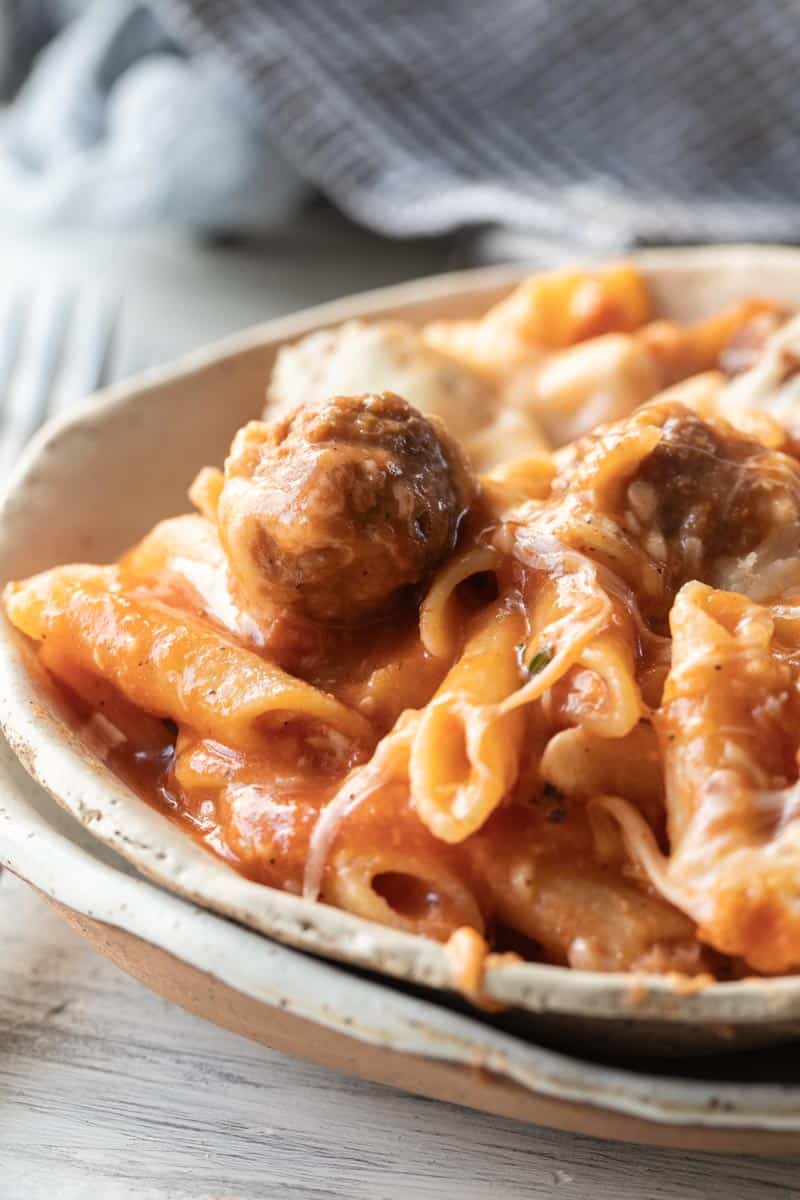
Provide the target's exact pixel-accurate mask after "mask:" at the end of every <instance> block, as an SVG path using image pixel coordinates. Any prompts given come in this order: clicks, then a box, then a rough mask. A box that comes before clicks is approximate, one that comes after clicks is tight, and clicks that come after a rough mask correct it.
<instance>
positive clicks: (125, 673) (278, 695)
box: [6, 566, 372, 749]
mask: <svg viewBox="0 0 800 1200" xmlns="http://www.w3.org/2000/svg"><path fill="white" fill-rule="evenodd" d="M115 584H116V572H115V571H114V570H113V569H111V568H103V567H84V566H77V567H56V568H54V569H53V570H52V571H47V572H45V573H44V574H42V575H37V576H34V578H33V579H30V580H28V581H27V582H26V583H23V584H16V585H11V587H10V588H9V589H8V590H7V592H6V611H7V613H8V615H9V618H10V620H11V621H12V623H13V624H14V625H16V627H17V628H18V629H19V630H21V631H22V632H23V633H25V634H27V635H28V637H31V638H33V639H34V640H35V641H40V642H41V641H44V640H45V639H46V640H47V641H48V642H49V643H50V644H51V645H54V646H56V647H59V646H60V647H63V648H64V649H65V652H67V653H68V654H69V656H70V658H71V659H72V660H73V661H74V662H75V663H76V664H77V665H78V666H79V667H80V668H81V669H82V670H85V671H88V672H90V673H94V674H97V675H99V676H100V677H101V678H103V679H105V680H107V681H108V682H109V683H111V684H112V685H113V686H114V687H116V688H117V689H118V690H119V691H120V692H121V693H122V695H123V696H125V697H126V699H128V700H129V701H130V702H131V703H132V704H134V705H136V706H137V707H139V708H141V709H143V710H144V711H145V712H148V713H152V714H154V715H155V716H161V717H170V718H171V719H172V720H174V721H176V722H177V723H178V724H179V725H186V726H188V727H189V728H192V729H195V730H197V731H198V732H199V733H208V734H209V735H210V736H214V735H215V734H216V735H218V736H219V738H220V740H222V741H224V742H226V743H227V744H229V745H231V746H234V747H238V748H243V749H246V748H248V747H250V748H258V747H259V746H263V745H264V743H265V741H266V740H267V739H268V738H269V734H270V729H272V730H273V731H275V730H276V729H280V727H281V726H282V725H286V724H287V723H290V722H295V721H298V720H299V721H306V722H313V723H315V724H317V725H320V724H321V725H323V726H326V727H328V728H329V729H331V730H333V731H335V732H336V733H338V734H341V735H343V736H344V737H345V738H348V739H352V740H354V741H360V742H363V743H366V744H369V742H370V741H371V740H372V730H371V728H370V726H369V724H368V722H367V721H365V720H364V718H363V717H361V716H359V714H358V713H355V712H353V711H352V710H350V709H348V708H345V706H344V705H343V704H340V703H339V702H338V701H337V700H335V699H334V698H333V697H332V696H328V695H326V694H325V693H324V692H320V691H318V690H317V689H316V688H313V687H310V686H309V685H308V684H306V683H303V681H302V680H299V679H294V678H292V676H290V675H287V674H286V673H285V672H284V671H281V670H280V668H278V667H275V666H272V665H271V664H269V663H266V662H264V661H263V660H262V659H260V658H259V657H257V656H256V655H255V654H252V653H250V652H249V651H247V650H244V649H241V648H240V647H238V646H236V644H235V643H233V642H231V641H229V640H228V639H226V638H225V637H223V636H221V635H220V634H219V633H217V632H216V631H215V630H213V629H211V628H209V627H207V626H204V625H202V624H200V623H199V622H197V621H192V620H190V619H189V618H188V617H186V616H184V615H182V614H178V613H175V612H173V611H171V610H170V609H168V608H166V607H164V606H159V605H157V604H156V603H154V602H148V601H146V600H140V599H138V598H134V597H133V596H131V595H127V594H124V593H123V592H121V591H119V590H116V587H115Z"/></svg>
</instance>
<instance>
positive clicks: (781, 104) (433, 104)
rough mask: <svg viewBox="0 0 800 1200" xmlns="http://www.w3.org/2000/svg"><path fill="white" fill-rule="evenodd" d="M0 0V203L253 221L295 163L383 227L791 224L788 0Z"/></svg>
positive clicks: (52, 210)
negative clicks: (1, 106)
mask: <svg viewBox="0 0 800 1200" xmlns="http://www.w3.org/2000/svg"><path fill="white" fill-rule="evenodd" d="M75 12H77V13H78V15H77V16H74V13H75ZM0 13H1V14H2V17H1V18H0V36H3V35H4V43H5V47H6V52H5V55H3V56H0V64H1V63H2V62H4V63H5V73H6V80H7V81H10V79H11V78H12V77H13V76H14V75H19V73H20V61H21V56H22V57H24V55H25V54H28V55H29V56H31V55H33V54H34V52H35V51H36V49H37V47H39V46H41V45H44V49H43V50H42V51H40V52H39V54H38V55H37V56H36V57H35V60H34V70H33V72H32V74H31V75H30V76H29V77H28V79H27V82H26V83H25V84H24V85H23V87H22V89H21V91H19V92H18V93H17V95H16V99H15V101H14V103H13V104H12V106H11V108H10V109H9V112H8V115H7V116H6V118H5V121H4V123H3V125H2V128H1V129H0V219H3V220H8V219H9V218H10V217H14V218H17V219H25V220H26V221H28V222H34V223H36V222H38V223H61V224H64V223H70V222H90V223H102V224H106V225H109V224H111V225H116V226H123V225H133V224H139V223H145V222H164V221H169V222H172V223H182V224H184V225H186V226H190V227H193V228H200V229H244V230H258V229H264V228H268V227H269V226H270V225H271V224H273V223H275V222H276V221H279V220H282V219H284V218H285V216H286V214H287V213H288V212H290V211H291V210H292V208H293V207H294V206H296V205H297V204H299V203H300V202H301V201H302V199H303V198H304V197H305V196H307V195H308V194H309V193H310V191H311V190H312V189H313V190H318V191H321V192H323V193H324V194H326V195H327V196H328V197H329V198H330V199H331V200H333V201H334V202H335V203H336V204H337V205H339V207H340V208H342V209H343V210H344V211H345V212H346V213H348V214H349V215H350V216H352V217H354V218H355V219H356V220H358V221H360V222H363V223H364V224H367V225H369V226H371V227H372V228H374V229H377V230H381V231H383V232H386V233H389V234H394V235H400V236H403V235H412V234H430V233H439V232H443V231H448V230H452V229H455V228H458V227H463V226H473V225H484V224H486V223H489V224H494V225H498V226H501V227H505V228H507V229H510V230H512V231H514V230H516V231H520V232H521V233H524V234H529V235H533V236H534V237H536V238H543V239H553V240H554V241H556V242H562V243H563V242H567V243H569V244H570V245H571V246H574V247H575V246H577V247H583V248H587V249H591V248H594V249H597V250H606V249H609V248H618V247H624V246H627V245H632V244H637V243H643V242H654V241H656V242H658V241H691V240H706V239H709V240H733V239H740V240H764V239H771V240H791V241H797V240H798V239H800V203H798V191H799V190H800V189H799V188H798V182H799V178H800V172H799V170H798V162H800V105H799V104H798V102H797V99H796V92H795V87H796V81H797V79H798V78H800V5H798V4H797V3H796V0H744V2H742V3H735V2H733V0H683V2H681V0H486V2H482V0H149V3H147V4H144V3H139V2H137V0H95V2H94V3H90V4H88V5H86V4H83V5H81V4H80V0H72V2H71V3H70V0H50V3H48V0H0ZM71 13H72V14H73V19H72V20H71V21H69V20H68V18H69V16H70V14H71ZM65 21H67V22H68V23H66V24H64V22H65ZM59 24H61V31H60V32H58V33H56V36H55V37H52V34H53V31H54V30H56V29H57V28H58V27H59ZM48 38H52V40H49V41H48ZM45 43H46V44H45ZM0 69H2V68H1V67H0Z"/></svg>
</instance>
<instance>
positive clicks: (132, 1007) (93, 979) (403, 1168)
mask: <svg viewBox="0 0 800 1200" xmlns="http://www.w3.org/2000/svg"><path fill="white" fill-rule="evenodd" d="M796 1178H797V1169H796V1166H794V1165H792V1164H791V1163H788V1162H781V1161H779V1160H762V1161H760V1160H756V1159H752V1158H741V1159H736V1158H734V1157H731V1156H728V1157H723V1158H719V1157H715V1156H712V1155H702V1154H682V1153H680V1152H673V1151H661V1150H647V1149H643V1148H641V1147H633V1146H618V1145H612V1144H606V1143H603V1142H599V1141H596V1140H595V1139H591V1138H584V1137H576V1136H572V1135H567V1134H560V1133H556V1132H553V1131H548V1130H542V1129H530V1128H526V1127H524V1126H520V1125H517V1124H515V1123H514V1122H511V1121H505V1120H502V1119H499V1118H495V1117H489V1116H484V1115H481V1114H480V1113H472V1112H469V1111H467V1110H463V1109H458V1108H455V1107H452V1106H449V1105H443V1104H437V1103H434V1102H432V1101H426V1100H424V1099H420V1098H417V1097H410V1096H406V1095H404V1094H402V1093H399V1092H395V1091H393V1090H390V1089H388V1088H383V1087H379V1086H377V1085H371V1084H367V1083H363V1082H359V1081H356V1080H350V1079H347V1078H346V1077H344V1076H341V1075H338V1074H336V1073H334V1072H331V1071H326V1070H323V1069H322V1068H318V1067H314V1066H311V1065H309V1064H307V1063H302V1062H299V1061H293V1060H290V1059H287V1058H286V1057H284V1056H282V1055H280V1054H276V1053H273V1052H271V1051H268V1050H265V1049H263V1048H261V1047H259V1046H256V1045H253V1044H251V1043H249V1042H246V1041H244V1040H243V1039H241V1038H238V1037H236V1036H234V1035H233V1034H228V1033H226V1032H224V1031H223V1030H219V1029H216V1028H215V1027H214V1026H212V1025H209V1024H207V1023H206V1022H204V1021H201V1020H199V1019H198V1018H195V1017H192V1016H190V1015H189V1014H187V1013H184V1012H182V1011H181V1010H180V1009H178V1008H175V1007H173V1006H171V1005H170V1004H168V1003H167V1002H166V1001H164V1000H161V999H160V998H159V997H157V996H154V995H153V994H152V993H150V992H148V991H147V990H146V989H145V988H144V987H142V986H141V985H139V984H137V983H135V982H134V981H133V980H130V979H128V978H127V977H126V976H125V975H123V974H122V973H121V972H120V971H118V970H117V968H116V967H114V966H112V965H111V964H110V963H108V962H106V961H105V960H104V959H102V958H100V957H99V956H98V955H96V954H95V953H94V952H93V951H92V950H90V949H89V947H88V946H87V945H85V944H84V943H83V942H82V941H81V939H80V938H79V937H78V936H77V935H76V934H74V933H73V932H71V931H70V930H69V929H67V927H66V926H64V925H63V924H62V923H61V921H60V919H59V918H57V917H56V916H55V915H54V914H53V913H52V912H51V911H50V910H49V909H48V908H47V906H46V905H45V904H44V902H43V901H42V900H40V899H39V898H38V897H37V896H36V895H34V894H33V893H32V892H30V891H29V889H27V888H25V887H24V886H23V885H22V884H20V883H19V882H17V881H16V880H14V879H12V878H11V877H10V876H9V875H8V874H5V875H4V876H3V877H2V879H0V1198H2V1200H89V1198H90V1197H91V1200H98V1198H100V1200H282V1198H283V1197H286V1198H287V1200H294V1198H300V1197H302V1198H303V1200H332V1198H334V1197H336V1198H345V1197H346V1198H347V1200H362V1198H363V1200H412V1198H413V1200H420V1198H421V1197H423V1198H425V1200H428V1198H430V1200H450V1198H451V1197H454V1196H458V1197H459V1200H478V1198H484V1197H486V1196H488V1195H491V1196H492V1200H512V1198H513V1200H518V1198H519V1197H522V1196H525V1197H534V1198H538V1197H551V1196H557V1197H558V1200H578V1198H580V1200H585V1197H589V1196H590V1197H592V1200H605V1198H606V1197H608V1198H609V1200H611V1198H613V1200H642V1197H645V1196H647V1197H652V1200H672V1198H675V1200H677V1198H678V1197H680V1200H695V1198H696V1200H701V1198H705V1197H709V1196H711V1195H726V1194H727V1195H732V1196H735V1197H736V1198H737V1200H755V1198H757V1197H763V1196H765V1195H770V1196H773V1197H779V1196H786V1197H788V1196H794V1195H798V1194H799V1193H798V1189H797V1187H796Z"/></svg>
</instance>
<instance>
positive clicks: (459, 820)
mask: <svg viewBox="0 0 800 1200" xmlns="http://www.w3.org/2000/svg"><path fill="white" fill-rule="evenodd" d="M523 629H524V625H523V616H522V613H521V612H520V610H519V609H518V608H517V607H516V606H515V605H514V604H513V603H509V602H504V603H502V604H501V605H500V606H499V607H497V608H493V609H491V610H490V611H489V612H488V613H485V614H483V615H482V616H481V617H480V618H479V620H478V623H477V627H476V629H475V631H474V632H473V633H472V635H471V636H470V638H469V640H468V641H467V644H466V646H465V647H464V651H463V653H462V655H461V657H460V658H459V659H458V661H457V662H456V664H455V665H454V667H453V668H452V669H451V671H450V673H449V674H448V675H447V677H446V678H445V680H444V682H443V684H442V686H441V687H440V688H439V690H438V692H437V693H436V695H435V696H434V697H433V699H432V700H431V702H430V703H429V704H428V705H427V707H426V708H425V710H424V712H423V713H422V716H421V718H420V722H419V726H418V729H417V732H416V735H415V737H414V741H413V743H412V746H411V761H410V765H409V778H410V783H411V795H412V798H413V802H414V807H415V809H416V811H417V813H418V814H419V817H420V820H421V821H422V822H423V824H424V825H425V826H426V827H427V828H428V829H430V831H431V833H433V834H434V835H435V836H436V837H438V838H441V839H442V840H443V841H445V842H460V841H463V839H464V838H465V837H468V836H469V834H470V833H473V832H474V831H475V830H476V829H478V828H479V827H480V826H481V825H482V824H483V822H484V821H485V820H486V818H487V817H488V816H489V814H490V813H491V812H492V811H493V810H494V809H495V808H496V807H497V805H498V804H499V803H500V801H501V800H502V799H503V796H504V795H505V794H506V792H508V791H509V789H510V788H511V787H512V785H513V784H514V782H515V779H516V773H517V767H518V762H519V754H520V743H521V740H522V736H523V732H524V720H523V717H522V714H521V713H517V712H508V713H504V712H502V711H501V707H500V706H501V702H502V701H504V700H505V699H506V698H507V697H508V696H509V695H510V694H511V692H512V691H513V690H514V688H515V687H516V686H517V684H518V682H519V664H518V660H517V656H516V647H517V646H518V645H519V643H520V639H521V637H522V633H523Z"/></svg>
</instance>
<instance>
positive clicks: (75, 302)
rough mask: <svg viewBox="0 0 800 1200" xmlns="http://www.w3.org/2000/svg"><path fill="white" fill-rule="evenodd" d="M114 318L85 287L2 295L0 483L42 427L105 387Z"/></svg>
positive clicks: (104, 295) (114, 302) (110, 303)
mask: <svg viewBox="0 0 800 1200" xmlns="http://www.w3.org/2000/svg"><path fill="white" fill-rule="evenodd" d="M118 316H119V301H118V299H117V298H116V297H114V296H111V295H109V293H108V290H107V289H106V288H102V287H99V286H95V285H91V284H83V285H81V286H80V287H77V286H75V285H66V284H64V283H58V282H57V283H46V284H45V283H40V284H38V285H36V286H34V287H33V288H32V289H31V290H30V291H27V292H26V291H23V290H22V289H21V288H19V289H17V290H11V291H9V292H7V293H5V294H4V295H3V296H0V484H2V482H3V481H4V480H5V479H6V478H7V476H8V473H9V471H10V470H11V469H12V468H13V466H14V464H15V463H16V461H17V459H18V458H19V455H20V452H21V450H22V449H23V447H24V445H25V443H26V442H27V441H28V439H29V438H30V437H31V435H32V434H33V433H35V432H36V430H37V429H38V428H39V426H40V425H41V424H42V422H43V421H45V420H46V419H47V418H48V417H51V416H55V415H57V414H59V413H62V412H64V411H65V410H66V409H67V408H69V406H70V405H71V404H73V403H74V402H75V401H76V400H80V399H81V398H82V397H84V396H88V395H90V394H91V393H92V392H94V391H96V390H97V389H98V388H100V387H103V386H104V385H105V384H106V383H108V382H109V381H110V378H111V369H112V365H113V357H114V354H113V351H114V344H115V338H116V330H117V322H118Z"/></svg>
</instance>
